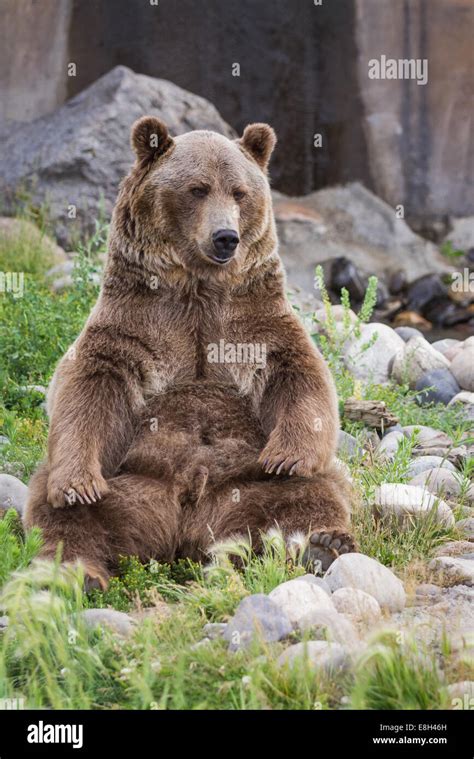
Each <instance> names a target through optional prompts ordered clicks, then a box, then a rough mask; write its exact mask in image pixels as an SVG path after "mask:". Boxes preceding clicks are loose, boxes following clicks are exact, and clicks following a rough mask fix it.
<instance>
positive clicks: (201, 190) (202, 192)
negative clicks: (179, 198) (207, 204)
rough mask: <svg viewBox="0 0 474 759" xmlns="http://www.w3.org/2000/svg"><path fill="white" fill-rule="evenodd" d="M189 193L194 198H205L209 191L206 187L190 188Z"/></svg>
mask: <svg viewBox="0 0 474 759" xmlns="http://www.w3.org/2000/svg"><path fill="white" fill-rule="evenodd" d="M191 193H192V194H193V195H194V197H195V198H205V197H206V195H207V194H208V193H209V190H208V188H207V187H191Z"/></svg>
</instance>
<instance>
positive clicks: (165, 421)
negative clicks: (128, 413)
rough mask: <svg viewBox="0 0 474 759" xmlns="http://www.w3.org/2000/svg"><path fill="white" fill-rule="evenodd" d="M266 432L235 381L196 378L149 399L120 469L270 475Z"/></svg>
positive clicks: (174, 475)
mask: <svg viewBox="0 0 474 759" xmlns="http://www.w3.org/2000/svg"><path fill="white" fill-rule="evenodd" d="M264 445H265V434H264V432H263V430H262V427H261V424H260V422H259V420H258V419H257V417H256V415H255V413H254V410H253V408H252V404H251V402H250V400H249V398H248V397H245V396H243V395H241V394H240V393H239V392H238V390H237V389H236V388H235V387H234V386H233V385H230V384H220V383H214V382H209V381H196V382H193V383H189V384H183V385H178V386H174V387H173V388H172V389H170V390H168V391H167V392H164V393H161V394H159V395H156V396H153V397H152V398H150V399H149V400H148V403H147V408H146V410H145V411H144V412H143V415H142V420H141V422H140V425H139V427H138V429H137V432H136V436H135V439H134V441H133V444H132V445H131V447H130V450H129V452H128V454H127V456H126V458H125V460H124V461H123V463H122V465H121V467H120V473H130V474H141V475H144V476H147V477H151V478H154V479H155V478H156V479H160V480H162V479H164V478H165V479H169V480H170V481H171V480H178V481H181V482H186V481H187V482H193V481H195V479H196V477H198V478H199V477H200V476H201V474H202V472H203V470H204V469H205V470H206V472H207V474H206V477H207V481H208V484H209V485H211V484H212V483H214V484H216V483H218V482H222V481H224V480H226V479H229V478H231V477H232V475H233V474H237V473H238V474H239V475H240V476H242V473H245V474H246V475H247V476H248V477H250V479H264V478H265V477H267V475H265V474H264V472H263V471H262V468H261V466H260V465H259V464H258V462H257V459H258V456H259V453H260V451H261V450H262V448H263V447H264Z"/></svg>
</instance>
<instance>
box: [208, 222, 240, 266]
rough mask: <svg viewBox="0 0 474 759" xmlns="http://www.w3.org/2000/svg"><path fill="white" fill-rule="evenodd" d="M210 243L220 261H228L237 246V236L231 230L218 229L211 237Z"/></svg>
mask: <svg viewBox="0 0 474 759" xmlns="http://www.w3.org/2000/svg"><path fill="white" fill-rule="evenodd" d="M212 242H213V245H214V248H215V250H216V253H217V258H218V259H219V260H221V261H228V260H229V258H231V257H232V256H233V253H234V250H235V249H236V247H237V245H238V244H239V235H238V234H237V232H236V231H235V230H233V229H219V230H218V231H217V232H214V234H213V235H212Z"/></svg>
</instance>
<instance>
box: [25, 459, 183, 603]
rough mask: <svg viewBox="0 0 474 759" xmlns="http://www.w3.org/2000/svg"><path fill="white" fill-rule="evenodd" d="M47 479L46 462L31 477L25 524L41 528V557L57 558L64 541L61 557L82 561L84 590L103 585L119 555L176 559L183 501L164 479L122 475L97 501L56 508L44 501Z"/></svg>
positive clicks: (110, 483)
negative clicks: (181, 503)
mask: <svg viewBox="0 0 474 759" xmlns="http://www.w3.org/2000/svg"><path fill="white" fill-rule="evenodd" d="M47 479H48V470H47V467H46V466H43V467H41V468H40V469H39V470H38V471H37V473H36V474H35V475H34V477H33V478H32V480H31V483H30V496H29V500H28V505H27V512H26V518H25V524H26V527H27V528H30V527H32V526H34V525H36V526H38V527H40V528H41V530H42V535H43V540H44V546H43V549H42V551H41V556H42V557H43V558H54V556H55V555H56V552H57V549H58V545H59V543H61V544H62V554H61V557H62V561H64V562H74V561H80V562H81V563H82V564H83V566H84V569H85V574H86V582H85V585H86V588H88V587H97V586H98V587H102V588H103V587H105V586H106V584H107V581H108V579H109V578H110V576H111V575H112V574H114V573H115V572H116V571H117V569H118V561H119V557H120V556H132V555H133V556H138V557H139V558H140V559H141V560H143V561H146V560H149V559H150V558H157V559H160V560H162V561H170V560H172V559H173V557H174V553H175V549H176V543H177V534H178V523H179V514H180V505H179V501H178V499H177V498H176V495H175V493H174V492H173V491H172V489H171V488H169V487H168V486H167V485H166V484H165V483H162V482H160V481H158V480H152V479H150V478H146V477H141V476H135V475H130V474H125V475H120V476H118V477H114V478H112V479H110V480H108V481H107V484H108V486H109V492H108V494H107V495H106V496H105V497H104V498H103V499H102V500H101V501H98V502H97V503H95V504H92V505H85V504H84V505H82V504H79V503H75V504H73V505H69V506H64V507H62V508H53V507H52V506H51V505H49V504H48V503H47V501H46V485H47Z"/></svg>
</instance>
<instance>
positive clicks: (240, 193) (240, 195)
mask: <svg viewBox="0 0 474 759" xmlns="http://www.w3.org/2000/svg"><path fill="white" fill-rule="evenodd" d="M246 194H247V193H246V192H244V190H234V192H233V196H234V200H243V198H245V195H246Z"/></svg>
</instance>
